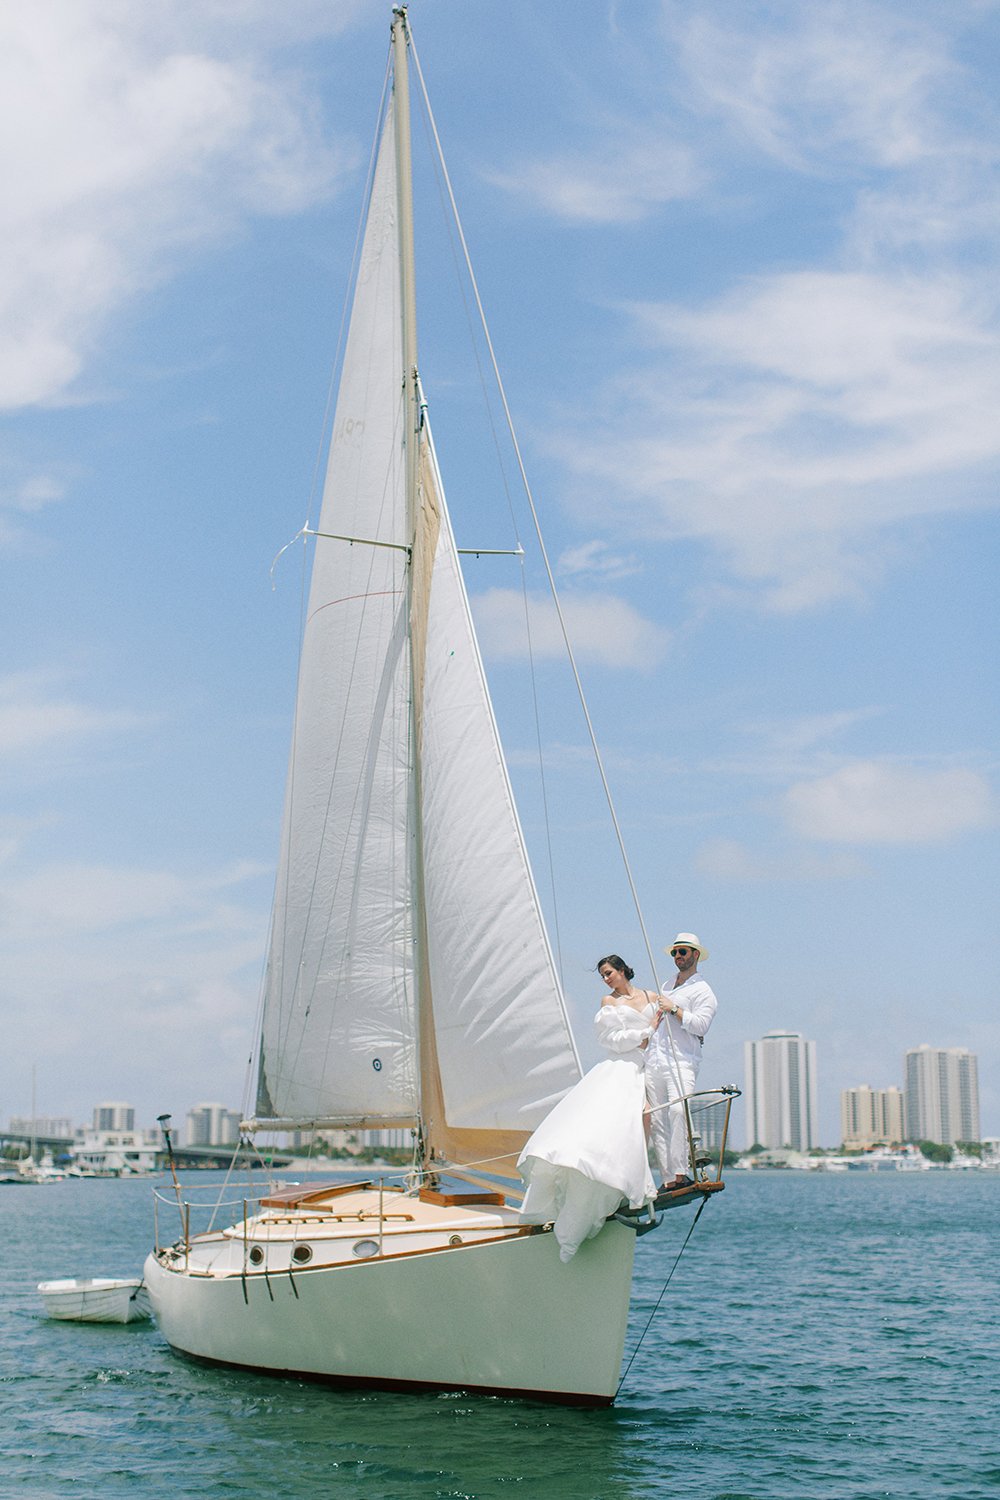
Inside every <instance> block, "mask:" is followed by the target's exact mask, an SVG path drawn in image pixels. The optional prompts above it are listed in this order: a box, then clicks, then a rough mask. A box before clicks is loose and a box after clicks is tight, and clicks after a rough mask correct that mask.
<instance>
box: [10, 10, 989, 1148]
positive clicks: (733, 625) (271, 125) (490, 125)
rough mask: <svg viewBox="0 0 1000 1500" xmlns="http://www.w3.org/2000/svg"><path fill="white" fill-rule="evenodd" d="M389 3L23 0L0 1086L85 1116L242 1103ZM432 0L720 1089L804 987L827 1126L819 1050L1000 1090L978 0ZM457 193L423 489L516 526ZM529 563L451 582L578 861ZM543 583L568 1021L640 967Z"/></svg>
mask: <svg viewBox="0 0 1000 1500" xmlns="http://www.w3.org/2000/svg"><path fill="white" fill-rule="evenodd" d="M389 9H390V7H389V6H388V5H386V4H384V3H382V0H379V3H369V0H357V3H350V0H339V3H338V4H337V5H335V6H331V5H330V4H329V3H327V0H323V3H313V0H296V3H294V4H290V5H286V6H282V7H280V8H279V7H274V6H273V5H270V4H265V3H263V0H261V3H253V0H227V3H225V4H223V3H213V0H198V3H194V0H173V3H170V4H163V3H156V0H153V3H147V4H143V5H141V6H139V5H128V4H125V3H117V0H93V3H91V0H48V3H47V4H45V5H44V6H35V5H28V4H24V3H22V4H19V5H18V4H10V5H7V6H5V7H3V9H2V11H0V40H2V46H0V82H2V87H0V117H2V119H3V127H4V132H5V135H6V138H7V147H6V149H5V150H4V152H3V153H2V157H0V160H2V165H0V174H2V176H3V179H4V180H3V187H2V191H0V217H2V220H3V242H4V245H5V254H4V256H3V258H2V266H0V309H2V318H3V324H4V338H3V340H2V341H0V421H2V426H3V441H2V447H0V564H2V567H3V577H4V587H3V590H2V592H0V628H2V639H3V642H4V649H3V656H2V659H0V751H2V756H3V764H4V777H3V783H2V790H0V923H2V927H3V934H2V947H3V954H4V956H3V959H2V960H0V1006H2V1016H3V1034H4V1046H3V1048H2V1051H0V1119H2V1120H6V1119H7V1117H8V1116H9V1115H11V1114H24V1113H27V1112H28V1110H29V1107H30V1087H31V1084H30V1079H31V1070H32V1067H33V1066H34V1067H35V1068H36V1070H37V1092H38V1110H39V1112H40V1113H44V1114H71V1115H72V1116H74V1117H76V1118H77V1119H80V1120H83V1119H85V1118H88V1117H89V1114H90V1110H91V1108H92V1106H93V1104H94V1103H95V1102H97V1101H98V1100H99V1099H103V1098H124V1099H130V1100H132V1101H133V1102H134V1103H135V1105H136V1107H137V1111H138V1114H139V1117H140V1120H141V1121H142V1122H144V1123H149V1122H151V1121H152V1119H153V1118H154V1117H155V1115H156V1114H158V1113H160V1112H161V1111H163V1110H172V1111H173V1113H174V1114H175V1116H180V1115H182V1114H183V1112H184V1111H185V1110H186V1109H187V1108H188V1107H190V1106H191V1105H193V1104H195V1103H198V1102H200V1101H202V1100H207V1099H219V1100H221V1101H223V1102H225V1103H227V1104H231V1105H233V1106H237V1105H238V1104H239V1101H240V1099H241V1097H242V1093H243V1085H244V1075H245V1069H246V1061H247V1057H248V1054H249V1050H250V1046H251V1032H252V1021H253V1014H254V1009H255V1004H256V995H257V988H258V982H259V975H260V969H261V963H262V957H263V948H264V942H265V936H266V926H267V915H268V910H269V905H270V889H271V880H272V875H273V865H274V860H275V857H276V851H277V841H278V818H279V812H280V807H281V800H282V788H283V779H284V766H285V757H286V753H287V744H288V734H289V728H290V716H291V707H292V689H293V683H294V673H295V659H296V646H297V639H298V629H299V612H300V601H301V594H300V571H301V568H300V558H299V554H298V552H297V551H293V552H290V553H287V554H285V556H284V557H283V559H282V561H281V563H280V564H279V565H278V567H277V569H276V573H275V586H274V587H273V588H272V583H271V579H270V576H269V568H270V564H271V560H272V558H273V557H274V555H275V554H276V553H277V552H278V550H279V548H280V547H282V546H283V544H284V543H285V542H286V541H288V540H289V539H290V538H291V537H292V536H293V535H294V534H295V533H296V532H297V530H298V529H299V527H300V526H301V525H302V523H303V522H304V521H305V519H306V517H307V515H309V514H310V512H312V513H313V514H315V501H314V493H313V492H314V477H315V471H316V466H317V462H318V455H319V454H320V453H321V451H322V442H323V424H324V411H325V405H326V399H327V391H328V385H329V379H330V373H331V367H332V363H333V360H334V356H335V352H336V348H337V342H338V335H339V329H340V319H341V312H342V305H343V294H344V287H345V283H346V278H347V273H348V269H349V265H350V259H351V254H352V248H353V244H354V236H355V233H356V228H357V216H358V209H359V204H360V199H361V193H362V187H363V182H364V177H365V172H366V167H367V162H368V157H369V152H370V147H371V136H372V132H373V129H374V124H375V114H376V108H377V103H378V95H379V90H380V87H381V81H382V75H383V68H384V63H385V54H386V48H387V37H388V18H389ZM410 14H411V20H412V25H413V29H414V33H415V37H416V42H417V47H418V51H419V54H420V59H421V63H422V66H423V70H424V74H425V76H426V78H427V81H428V86H429V89H430V91H431V97H432V103H433V106H434V109H435V114H436V117H437V121H438V126H439V129H440V132H441V135H442V139H443V143H444V148H445V152H446V156H447V159H448V163H449V169H450V172H451V175H452V178H453V181H454V183H455V187H456V192H457V195H458V199H459V203H460V206H461V210H462V214H463V221H464V226H465V230H466V234H467V236H468V239H469V242H470V245H471V249H472V254H473V258H474V261H475V264H476V268H477V274H478V276H479V281H480V286H481V290H482V293H483V297H484V301H485V303H486V307H487V310H488V314H489V317H490V323H491V328H492V332H493V337H494V340H495V343H496V345H497V348H498V351H499V357H500V362H501V366H502V369H503V371H504V375H505V379H506V382H507V386H508V390H509V394H510V398H511V404H512V407H513V410H514V415H515V420H516V422H517V424H518V430H519V435H520V438H521V441H522V444H523V447H524V450H525V453H526V458H527V463H528V469H529V473H530V476H531V479H532V485H533V488H534V491H535V494H536V498H537V499H538V503H539V506H540V509H541V511H542V514H543V524H544V528H545V532H546V540H547V543H548V546H549V550H550V552H551V555H552V557H553V559H554V562H555V565H556V571H557V574H558V577H559V583H560V587H561V592H562V594H563V598H564V603H565V607H566V611H567V615H568V617H569V620H570V625H571V630H572V633H573V636H574V640H575V643H576V646H577V650H578V654H579V659H580V664H581V669H582V671H583V674H584V679H585V684H586V687H587V691H588V695H589V698H590V701H591V706H592V710H593V713H594V718H595V724H596V728H597V732H598V736H599V739H600V741H601V744H602V748H603V750H604V754H605V757H606V761H607V766H608V771H609V775H610V779H611V782H612V786H613V790H614V792H615V796H616V800H617V803H618V807H619V813H620V817H621V820H622V823H623V826H624V830H625V836H626V841H627V844H628V847H629V853H630V857H631V860H632V863H633V868H634V872H635V876H636V881H637V884H638V887H639V891H640V896H641V899H642V904H643V908H644V912H645V916H646V921H647V923H648V925H649V928H650V931H651V935H652V937H653V940H654V943H655V945H656V947H657V950H658V949H659V946H660V945H661V944H662V943H664V942H668V941H669V940H670V938H672V936H673V934H674V932H675V931H676V930H677V929H678V928H689V929H694V930H696V931H698V932H700V933H701V935H702V937H703V939H704V941H705V942H706V944H707V945H708V946H709V947H710V948H711V950H712V958H711V960H710V962H709V964H708V965H707V966H706V969H705V973H706V977H710V978H711V980H712V982H713V984H714V986H715V988H716V991H717V993H718V995H719V999H720V1012H719V1017H718V1020H717V1022H716V1025H715V1028H714V1030H713V1032H712V1034H711V1037H710V1040H709V1043H708V1044H707V1048H706V1063H705V1067H704V1070H703V1074H702V1077H703V1081H705V1082H709V1081H728V1080H730V1079H732V1080H735V1081H739V1080H740V1078H741V1075H742V1042H743V1040H744V1038H746V1037H751V1036H759V1035H762V1034H763V1033H764V1032H765V1031H766V1030H769V1029H772V1028H775V1027H788V1028H792V1029H797V1030H800V1031H801V1032H803V1034H805V1035H806V1036H808V1037H811V1038H814V1039H815V1040H816V1041H817V1044H818V1055H819V1076H820V1089H821V1096H822V1110H821V1119H822V1136H823V1139H824V1141H826V1142H828V1143H833V1142H835V1141H836V1139H837V1138H838V1135H839V1116H838V1097H839V1090H840V1089H841V1088H842V1087H846V1086H849V1085H854V1084H858V1083H862V1082H868V1083H871V1084H874V1085H876V1086H879V1085H885V1084H889V1083H901V1081H902V1054H903V1052H904V1050H905V1049H906V1048H907V1047H910V1046H916V1045H918V1044H920V1043H922V1042H930V1043H931V1044H933V1045H939V1046H964V1047H969V1048H971V1049H972V1050H973V1051H975V1052H977V1053H978V1054H979V1059H980V1086H981V1092H982V1106H983V1108H982V1114H983V1119H982V1126H983V1131H984V1133H992V1134H998V1133H1000V1025H998V1022H997V1019H996V998H997V983H998V980H997V975H998V964H997V935H996V934H997V925H998V924H997V920H996V913H995V907H996V896H995V892H996V888H997V798H996V759H997V752H996V745H997V717H998V714H997V709H998V701H997V698H998V695H997V681H996V679H997V673H996V606H995V585H994V578H995V574H996V562H997V556H998V516H997V499H996V496H997V477H998V466H1000V465H998V460H1000V421H998V420H997V406H998V397H1000V317H998V305H997V303H998V293H997V287H998V285H1000V281H998V276H997V269H998V267H997V260H998V251H997V244H998V243H1000V240H998V234H997V229H998V221H1000V194H998V185H1000V173H998V156H1000V153H998V147H997V142H998V141H1000V129H998V124H1000V122H998V118H997V116H998V106H997V102H996V101H997V96H998V88H997V83H998V71H1000V68H998V40H1000V14H998V7H997V5H996V4H993V3H970V4H968V5H964V6H957V7H942V6H940V5H936V4H935V5H931V4H921V3H919V0H906V3H902V0H901V3H878V0H865V3H847V4H838V3H831V4H823V5H819V4H813V3H806V4H802V3H798V0H794V3H793V0H788V3H780V4H754V3H747V4H745V5H741V6H738V7H731V6H727V7H719V6H714V5H708V4H703V3H695V4H691V3H689V0H684V3H670V0H666V3H660V4H657V3H652V0H629V3H627V4H626V3H618V4H607V3H597V0H585V3H583V4H580V5H576V6H574V7H572V8H571V9H570V10H568V11H567V10H566V9H565V8H564V7H560V6H555V5H551V6H550V5H538V4H535V3H531V0H510V3H508V4H506V5H504V6H503V7H501V8H500V9H496V8H494V9H493V10H490V9H489V8H485V7H484V8H479V7H474V6H472V5H469V4H467V3H465V0H413V4H412V6H411V11H410ZM418 187H419V188H420V189H421V202H422V203H423V201H424V200H425V199H433V197H434V191H426V192H425V191H424V189H425V188H428V187H429V183H428V181H427V180H426V179H425V178H424V176H423V175H422V174H421V173H420V171H419V170H418ZM439 233H440V232H439V231H438V230H436V229H434V228H433V227H430V225H429V224H428V227H426V228H425V227H424V223H423V220H421V221H418V253H419V256H420V272H421V278H422V284H423V286H424V287H425V288H427V293H426V297H425V300H424V301H423V302H422V304H421V335H422V352H421V366H422V373H423V377H424V382H425V385H426V387H427V390H428V394H429V398H430V402H431V412H432V419H433V421H434V425H435V433H436V438H437V443H438V447H439V450H440V457H441V463H442V469H443V472H444V479H445V484H446V487H447V489H448V493H449V499H450V503H451V507H452V511H453V513H454V516H455V523H456V530H457V532H458V538H459V543H460V545H463V546H468V545H481V546H484V547H489V546H495V547H505V546H509V545H511V541H512V529H513V528H512V522H511V520H510V519H509V517H508V514H507V503H506V500H505V498H504V494H503V485H502V482H501V481H499V480H494V479H493V478H487V477H486V471H485V469H484V466H483V461H482V457H481V441H482V440H483V438H485V439H486V441H487V446H488V445H489V432H488V429H486V428H482V429H481V428H480V426H479V425H477V424H479V423H480V420H481V419H479V418H478V417H476V416H475V415H474V414H473V410H472V408H473V402H472V400H471V397H470V388H471V387H472V386H473V385H474V384H475V370H474V365H473V364H472V362H471V360H470V356H469V353H468V351H467V350H466V349H464V346H463V340H462V339H461V337H460V335H461V334H462V321H463V315H461V314H460V313H459V314H457V315H456V314H455V313H454V312H453V311H452V310H451V309H452V307H453V303H454V297H453V295H452V294H451V291H450V286H449V276H450V275H451V270H450V252H449V251H448V250H447V249H446V247H445V246H444V244H443V241H441V240H440V239H439V238H436V236H438V235H439ZM442 282H443V283H444V286H443V287H441V288H440V290H439V284H440V283H442ZM516 569H517V564H516V563H513V562H511V560H509V559H491V560H485V559H484V560H482V561H481V562H479V563H477V564H473V565H472V567H471V568H470V574H469V579H468V581H469V586H470V590H471V592H472V595H473V600H474V607H475V610H476V614H477V619H478V622H479V625H480V630H481V635H482V639H483V644H484V651H485V654H486V656H487V660H488V665H489V666H490V667H491V668H492V672H493V683H494V690H495V695H496V701H497V709H498V713H499V715H500V718H501V725H502V730H503V733H504V737H505V741H506V744H507V747H508V752H509V758H510V760H511V763H512V767H513V772H514V775H515V778H516V780H517V783H518V789H519V792H520V796H521V802H522V811H523V815H524V821H525V824H526V828H527V831H528V833H529V838H530V840H531V842H532V848H533V852H534V854H535V861H536V874H537V876H538V880H539V884H540V886H541V887H542V889H543V891H544V892H546V900H547V901H548V900H549V897H548V894H547V893H548V891H549V887H550V879H549V873H548V869H547V867H546V865H545V863H544V855H545V843H546V840H545V837H544V832H543V829H542V826H541V820H540V807H539V803H540V799H539V794H538V790H537V784H536V780H535V778H534V776H533V772H532V767H531V762H532V759H533V756H534V742H535V728H534V724H533V721H532V719H531V717H530V715H529V713H528V698H527V695H526V693H525V690H524V685H523V683H524V678H523V671H522V670H521V669H522V662H521V660H520V658H521V656H522V655H523V652H522V644H521V640H520V636H519V634H518V629H517V625H516V608H515V606H516V605H517V601H518V600H519V598H520V593H519V590H520V579H519V576H518V574H517V572H516ZM528 585H529V588H530V589H532V590H534V589H535V588H536V587H537V579H536V578H535V577H534V575H533V574H531V573H529V575H528ZM550 627H551V619H550V617H549V615H548V614H547V612H546V609H545V606H544V605H543V604H542V603H541V602H539V604H538V617H537V620H536V628H535V635H536V647H538V648H539V651H540V655H541V657H542V660H540V662H539V663H538V672H539V678H538V681H539V686H540V695H539V696H540V702H541V709H542V711H541V736H542V739H543V742H544V744H545V746H546V758H547V763H548V799H549V817H550V820H551V823H552V831H553V837H552V842H553V848H554V851H555V853H554V886H555V890H556V892H557V898H558V931H559V947H560V950H561V953H562V959H563V966H564V974H565V981H566V986H567V991H568V993H569V995H570V997H571V1002H572V1006H573V1013H574V1016H575V1017H576V1019H577V1021H578V1023H579V1025H578V1030H579V1033H580V1040H581V1045H582V1049H583V1051H584V1054H585V1056H587V1057H588V1059H590V1058H592V1057H593V1055H594V1054H593V1049H592V1047H591V1044H590V1038H589V1016H590V1014H591V1013H592V1010H593V1009H594V1008H596V1002H597V1001H598V1000H599V998H600V995H601V992H602V990H601V986H600V985H599V984H598V983H597V982H596V979H595V976H594V974H593V973H592V965H593V963H594V961H595V960H596V959H597V957H598V955H599V953H600V952H604V951H606V950H618V951H620V952H622V953H624V954H625V955H626V957H629V958H631V960H632V962H633V963H634V965H635V967H636V969H637V971H638V976H639V979H640V980H642V982H644V983H649V982H650V980H651V976H650V975H649V974H648V973H647V972H646V970H647V967H648V966H647V964H646V962H645V959H644V958H643V957H642V952H641V942H640V939H639V935H638V927H637V923H636V920H635V917H634V915H633V914H632V912H631V910H630V906H629V902H628V899H627V891H626V888H625V884H624V880H623V878H622V876H621V873H620V866H619V863H618V859H617V855H616V850H615V846H614V842H613V838H612V834H611V830H610V828H609V826H608V820H607V817H606V816H605V815H604V814H603V812H602V809H601V806H600V802H599V798H598V796H597V788H596V785H595V780H594V776H593V772H592V771H591V770H590V769H588V767H587V764H586V756H585V753H584V751H585V736H584V730H583V726H582V724H581V723H580V720H579V715H578V714H577V712H576V710H575V708H574V706H573V703H572V697H571V694H570V692H569V690H568V686H567V684H566V682H565V679H564V677H563V676H561V675H559V674H558V671H557V668H556V666H555V664H554V663H552V664H550V663H549V662H548V660H547V642H548V639H549V632H550ZM658 957H659V954H658ZM668 969H670V965H669V961H667V960H663V961H662V969H661V973H660V977H661V978H663V977H666V973H667V970H668Z"/></svg>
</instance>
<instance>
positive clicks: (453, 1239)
mask: <svg viewBox="0 0 1000 1500" xmlns="http://www.w3.org/2000/svg"><path fill="white" fill-rule="evenodd" d="M448 1243H449V1245H460V1244H461V1243H462V1236H461V1235H460V1234H453V1235H450V1236H449V1238H448Z"/></svg>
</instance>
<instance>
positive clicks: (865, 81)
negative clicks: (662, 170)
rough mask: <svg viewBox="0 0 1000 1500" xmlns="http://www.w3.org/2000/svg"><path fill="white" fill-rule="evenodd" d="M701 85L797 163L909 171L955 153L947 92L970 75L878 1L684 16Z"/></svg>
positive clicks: (691, 66)
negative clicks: (939, 109) (770, 14)
mask: <svg viewBox="0 0 1000 1500" xmlns="http://www.w3.org/2000/svg"><path fill="white" fill-rule="evenodd" d="M676 34H677V38H678V42H679V47H680V56H681V60H682V63H683V65H684V67H685V70H686V72H687V74H688V76H689V79H690V84H689V89H690V92H691V94H692V96H693V97H694V99H695V100H696V101H697V102H699V103H700V104H701V107H702V108H703V109H707V110H708V111H710V112H711V113H713V114H715V115H717V116H719V117H721V118H722V119H723V120H724V121H725V123H726V124H727V125H728V127H729V129H730V130H731V132H732V134H733V136H734V137H736V138H738V139H739V141H740V142H741V143H743V145H744V149H745V147H746V145H748V144H749V145H750V146H751V147H754V148H756V150H757V151H758V152H761V153H763V154H765V155H766V156H769V157H772V158H776V159H777V160H779V161H781V162H782V163H784V164H785V165H787V166H790V167H793V168H796V169H799V170H806V169H809V168H812V169H815V168H816V167H817V166H818V165H820V164H822V165H823V166H825V167H827V168H828V169H829V170H831V171H833V172H841V171H843V170H844V169H845V167H848V168H849V169H855V168H856V165H857V164H858V163H861V162H864V163H866V164H869V165H877V166H882V167H894V168H900V167H905V166H911V165H914V164H916V163H924V162H926V160H927V158H928V157H935V156H937V157H942V158H943V157H944V156H945V155H946V154H947V151H948V147H949V145H950V144H951V142H950V141H947V140H946V139H945V136H946V133H947V132H946V130H945V126H944V122H943V121H942V120H941V119H940V117H939V116H938V115H937V114H936V113H935V111H934V108H933V101H934V96H935V92H936V90H937V89H938V88H939V87H940V85H941V84H942V83H943V82H944V81H945V80H947V79H954V77H955V76H956V74H957V73H958V71H959V70H958V68H957V66H956V65H955V63H954V62H953V61H952V60H951V59H950V58H949V56H948V48H947V46H946V45H945V43H944V42H943V39H942V37H941V36H940V34H939V33H938V32H937V31H936V29H935V28H933V27H932V26H929V25H926V24H924V23H923V22H922V21H921V19H920V18H919V17H917V16H915V15H914V14H913V13H912V10H911V9H910V8H907V10H906V12H905V13H901V12H900V10H899V9H898V8H896V9H895V10H893V9H890V8H889V7H886V6H877V5H871V4H868V3H860V4H859V3H856V0H849V3H841V4H838V3H835V0H834V3H831V4H827V5H823V6H822V7H818V6H799V7H796V6H782V7H781V21H780V24H775V25H767V24H764V25H761V18H760V15H759V13H758V12H756V11H754V12H751V11H747V12H745V13H742V14H741V13H740V12H739V11H732V10H728V9H727V11H726V13H725V18H724V21H723V20H721V19H717V18H716V15H715V13H714V12H713V11H712V10H710V9H708V10H706V9H701V8H699V9H697V10H695V11H694V12H693V14H691V15H690V16H689V15H688V14H687V13H686V12H684V13H682V16H681V18H680V21H679V23H678V25H677V27H676Z"/></svg>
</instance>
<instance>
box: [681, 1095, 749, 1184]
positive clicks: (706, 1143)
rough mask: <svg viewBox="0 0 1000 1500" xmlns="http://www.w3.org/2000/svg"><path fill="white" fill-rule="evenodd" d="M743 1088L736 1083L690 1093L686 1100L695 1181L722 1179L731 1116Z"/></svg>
mask: <svg viewBox="0 0 1000 1500" xmlns="http://www.w3.org/2000/svg"><path fill="white" fill-rule="evenodd" d="M740 1093H741V1090H740V1089H738V1088H737V1087H736V1085H735V1084H733V1083H724V1084H722V1085H721V1087H719V1088H716V1089H703V1090H701V1091H699V1092H698V1093H694V1094H688V1095H687V1096H686V1098H685V1100H684V1114H685V1117H686V1121H687V1133H688V1143H689V1146H690V1151H691V1177H692V1178H693V1180H694V1181H695V1182H701V1183H718V1184H721V1183H722V1174H723V1169H724V1167H725V1161H726V1145H727V1142H728V1140H729V1117H730V1115H731V1113H732V1109H733V1101H734V1100H736V1099H738V1098H739V1097H740Z"/></svg>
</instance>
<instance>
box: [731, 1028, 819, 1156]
mask: <svg viewBox="0 0 1000 1500" xmlns="http://www.w3.org/2000/svg"><path fill="white" fill-rule="evenodd" d="M743 1052H744V1059H745V1063H746V1090H745V1093H746V1133H747V1141H746V1143H747V1145H748V1146H755V1145H760V1146H767V1147H770V1148H771V1149H772V1150H779V1151H780V1150H782V1149H784V1148H785V1147H791V1149H792V1150H794V1151H808V1150H810V1148H811V1147H813V1146H815V1145H817V1144H818V1140H819V1117H818V1112H817V1105H816V1043H815V1042H807V1041H806V1039H805V1037H803V1036H800V1035H799V1033H798V1032H797V1031H769V1032H768V1033H767V1035H766V1036H764V1037H762V1038H761V1040H760V1041H759V1042H744V1044H743Z"/></svg>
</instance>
